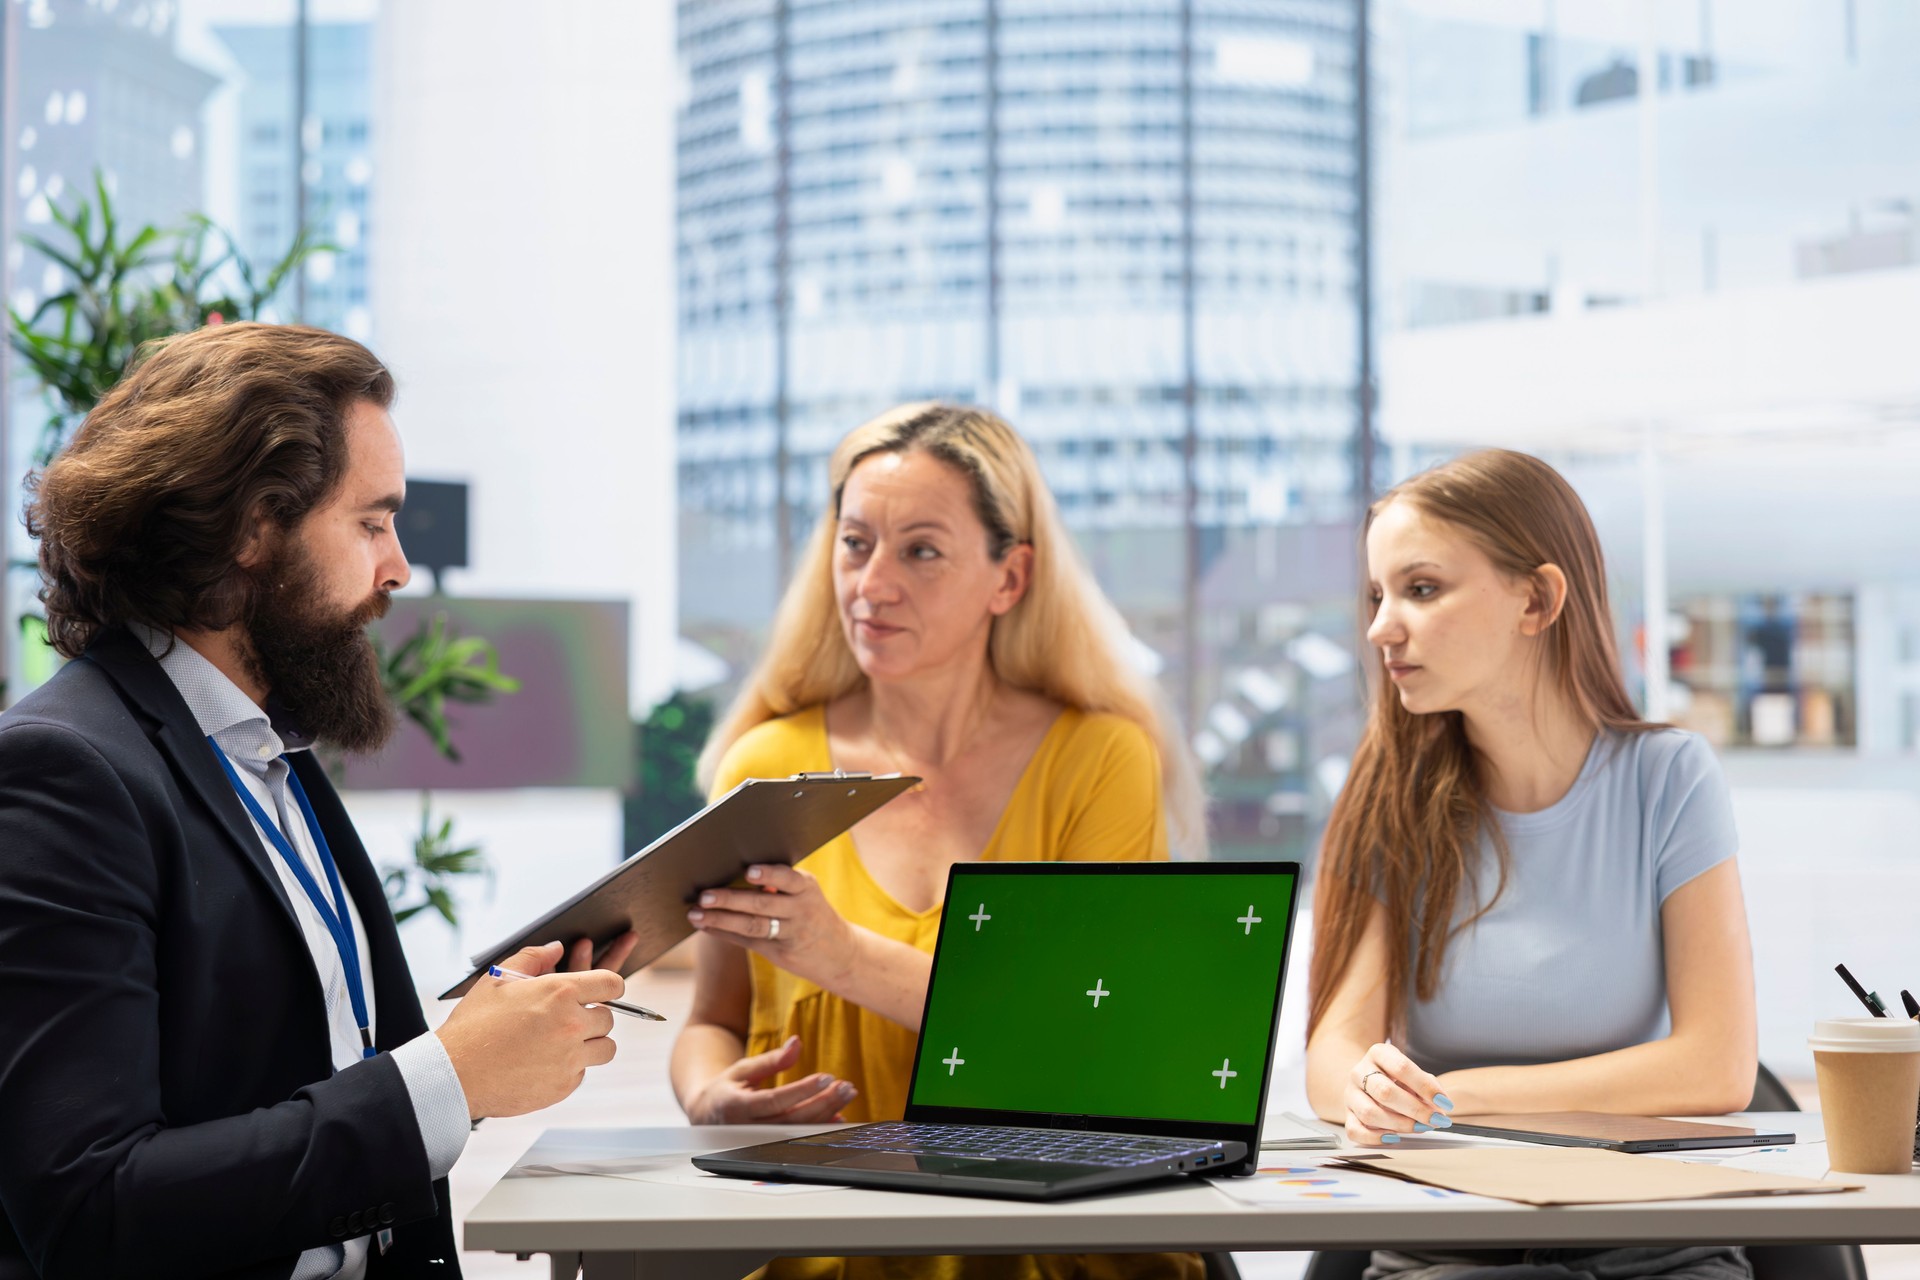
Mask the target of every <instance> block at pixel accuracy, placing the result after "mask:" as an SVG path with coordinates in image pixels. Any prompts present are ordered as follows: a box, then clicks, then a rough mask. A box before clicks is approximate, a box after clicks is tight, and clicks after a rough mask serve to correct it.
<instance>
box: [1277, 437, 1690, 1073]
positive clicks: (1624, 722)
mask: <svg viewBox="0 0 1920 1280" xmlns="http://www.w3.org/2000/svg"><path fill="white" fill-rule="evenodd" d="M1395 502H1405V503H1407V504H1409V505H1411V506H1413V507H1415V508H1416V509H1418V510H1419V511H1420V513H1421V514H1422V515H1425V516H1427V517H1429V518H1431V519H1434V520H1439V521H1442V522H1444V523H1445V524H1447V525H1450V526H1451V527H1453V528H1454V529H1457V530H1458V531H1459V532H1460V533H1462V534H1464V535H1465V536H1466V538H1467V539H1468V540H1469V541H1470V542H1472V543H1473V545H1474V546H1476V547H1478V548H1479V549H1480V550H1481V551H1483V552H1485V553H1486V555H1487V557H1488V559H1490V560H1492V561H1493V566H1494V568H1495V569H1497V570H1499V571H1500V572H1501V573H1502V574H1504V575H1505V576H1506V577H1507V578H1508V579H1509V580H1510V581H1514V582H1527V583H1529V584H1531V585H1532V586H1533V588H1534V590H1535V591H1537V592H1539V593H1541V594H1542V595H1543V596H1544V594H1545V593H1546V591H1547V587H1546V584H1545V582H1544V580H1543V579H1542V578H1541V576H1540V572H1539V571H1540V567H1541V566H1542V565H1547V564H1553V565H1558V566H1559V567H1560V571H1561V572H1562V573H1564V574H1565V575H1566V580H1567V595H1566V601H1565V603H1564V604H1563V605H1562V607H1561V610H1560V614H1559V616H1558V617H1557V618H1555V619H1554V620H1553V622H1552V624H1551V625H1550V626H1549V627H1548V629H1547V630H1546V632H1545V633H1544V635H1543V637H1542V641H1543V643H1542V644H1541V645H1540V649H1539V653H1540V656H1541V678H1542V679H1543V680H1547V681H1551V682H1552V683H1553V684H1555V685H1557V686H1558V688H1559V689H1560V691H1561V692H1562V693H1563V694H1565V695H1566V697H1567V700H1568V701H1569V702H1570V703H1571V704H1572V705H1573V707H1574V709H1575V711H1576V712H1577V713H1578V714H1579V716H1580V717H1581V719H1582V720H1584V721H1585V722H1586V723H1587V724H1588V725H1589V726H1590V727H1592V728H1594V729H1602V728H1604V729H1607V730H1610V731H1612V732H1614V733H1644V732H1647V731H1649V730H1652V729H1657V728H1660V727H1662V726H1660V725H1655V724H1649V723H1648V722H1646V721H1645V720H1642V719H1641V718H1640V713H1639V712H1638V711H1636V710H1634V706H1633V700H1632V699H1631V698H1629V697H1628V696H1627V688H1626V685H1625V683H1623V681H1622V680H1621V676H1620V655H1619V653H1618V651H1617V649H1616V646H1615V645H1614V641H1613V616H1612V614H1611V612H1610V611H1609V610H1608V607H1607V566H1606V560H1605V557H1604V556H1603V555H1602V553H1601V550H1600V535H1599V534H1598V533H1596V532H1595V531H1594V527H1593V521H1592V519H1590V518H1589V517H1588V515H1587V509H1586V506H1585V505H1584V504H1582V503H1581V501H1580V495H1579V494H1577V493H1575V492H1574V491H1573V486H1572V485H1569V484H1568V483H1567V482H1566V480H1565V478H1564V477H1562V476H1561V474H1560V473H1559V472H1558V471H1555V470H1554V469H1553V468H1552V467H1550V466H1548V465H1547V464H1546V463H1544V462H1542V461H1540V459H1538V458H1535V457H1531V456H1529V455H1527V454H1524V453H1515V452H1513V451H1511V450H1507V449H1488V450H1484V451H1482V452H1479V453H1470V454H1467V455H1466V456H1464V457H1460V458H1456V459H1454V460H1453V461H1451V462H1448V463H1444V464H1442V465H1441V466H1438V467H1435V468H1433V469H1432V470H1430V471H1424V472H1422V473H1420V474H1419V475H1417V476H1414V477H1413V478H1412V479H1410V480H1408V481H1406V482H1405V483H1403V484H1401V485H1399V486H1398V487H1397V488H1395V489H1392V490H1390V491H1389V492H1388V493H1387V494H1386V496H1384V497H1382V498H1381V499H1380V500H1379V501H1378V502H1376V503H1374V504H1373V506H1372V508H1371V509H1369V510H1368V512H1367V524H1366V527H1367V528H1369V529H1370V528H1372V527H1373V522H1374V520H1375V519H1376V518H1378V516H1379V515H1380V513H1381V512H1382V511H1384V510H1385V509H1386V508H1387V507H1388V506H1389V505H1390V504H1392V503H1395ZM1361 536H1362V545H1364V539H1365V531H1364V530H1363V531H1362V535H1361ZM1362 592H1363V595H1362V600H1363V606H1362V608H1363V616H1364V617H1365V618H1366V619H1367V621H1368V622H1371V620H1372V617H1373V614H1374V612H1375V611H1376V610H1377V609H1378V607H1379V606H1378V605H1377V604H1375V603H1374V602H1373V599H1372V592H1371V590H1370V589H1368V588H1367V587H1365V586H1363V587H1362ZM1383 668H1384V659H1382V658H1380V657H1379V656H1377V655H1376V656H1375V658H1374V660H1373V661H1372V663H1371V664H1370V667H1369V674H1370V679H1369V686H1370V688H1369V695H1368V696H1369V700H1370V701H1371V703H1372V710H1371V713H1370V714H1369V716H1368V718H1367V727H1366V731H1365V733H1363V734H1362V735H1361V738H1360V746H1359V749H1358V750H1356V751H1355V752H1354V754H1353V767H1352V769H1351V771H1350V772H1349V774H1348V776H1347V783H1346V786H1344V787H1342V788H1341V790H1340V798H1339V800H1338V801H1336V802H1335V804H1334V806H1333V814H1332V816H1331V817H1330V818H1329V819H1328V822H1327V833H1326V836H1325V838H1324V840H1323V841H1322V843H1321V850H1320V868H1319V887H1318V890H1317V892H1316V894H1315V899H1314V912H1313V932H1314V939H1313V958H1312V960H1311V961H1310V962H1309V964H1308V969H1307V1005H1308V1010H1307V1033H1308V1034H1309V1035H1311V1034H1312V1033H1313V1029H1314V1028H1315V1027H1317V1026H1319V1024H1320V1019H1321V1018H1322V1017H1323V1016H1325V1014H1326V1012H1327V1005H1328V1002H1329V1001H1331V1000H1332V998H1333V993H1334V991H1335V989H1337V988H1338V987H1339V985H1340V980H1341V978H1342V977H1344V976H1345V973H1346V968H1347V963H1348V961H1350V960H1351V959H1352V958H1353V953H1354V951H1355V950H1356V949H1357V948H1358V947H1359V945H1360V939H1361V937H1362V935H1363V934H1364V933H1365V932H1366V927H1367V920H1368V917H1369V915H1370V914H1371V913H1372V910H1373V907H1374V904H1375V903H1376V902H1377V903H1380V904H1382V905H1384V906H1385V908H1386V911H1387V917H1388V920H1389V926H1388V927H1389V929H1390V930H1391V932H1390V933H1389V935H1388V941H1387V1027H1388V1034H1394V1033H1395V1032H1396V1030H1397V1028H1398V1026H1399V1024H1400V1020H1401V1017H1402V1015H1403V1013H1404V1012H1405V1009H1406V1000H1407V996H1408V993H1409V991H1411V992H1412V994H1413V995H1415V996H1416V997H1417V998H1419V999H1421V1000H1428V999H1431V998H1432V997H1433V995H1434V993H1435V992H1436V991H1438V990H1439V985H1440V974H1441V966H1442V963H1443V961H1444V960H1445V958H1446V952H1447V945H1448V943H1449V942H1451V941H1452V939H1453V937H1454V935H1455V934H1457V933H1458V932H1459V931H1460V930H1462V929H1464V928H1466V927H1467V925H1469V924H1471V923H1472V922H1473V920H1476V919H1478V918H1479V917H1480V916H1481V915H1484V914H1486V911H1487V910H1488V909H1489V908H1491V906H1492V905H1493V901H1494V900H1496V899H1498V898H1499V896H1500V893H1501V892H1502V890H1504V888H1505V885H1506V874H1507V849H1506V843H1505V841H1504V839H1503V838H1502V837H1501V834H1500V829H1499V826H1498V824H1497V823H1496V822H1495V820H1494V814H1493V809H1492V806H1491V805H1490V804H1489V802H1488V800H1487V789H1486V780H1485V778H1484V777H1483V776H1482V774H1481V770H1480V765H1479V760H1478V757H1477V755H1476V754H1475V752H1474V749H1473V745H1472V744H1471V743H1470V742H1468V741H1467V730H1466V722H1465V720H1464V719H1463V718H1462V717H1461V715H1460V713H1459V712H1458V711H1442V712H1437V713H1434V714H1430V715H1415V714H1414V713H1412V712H1410V711H1408V710H1407V709H1406V708H1405V707H1403V706H1401V705H1400V699H1399V697H1398V696H1396V695H1395V694H1394V693H1393V691H1392V690H1390V689H1387V688H1385V687H1384V685H1383V680H1382V671H1383ZM1482 831H1486V832H1489V833H1490V835H1491V837H1492V843H1493V847H1494V850H1495V852H1496V855H1497V861H1498V863H1499V876H1500V879H1499V883H1498V885H1497V886H1496V888H1495V890H1494V893H1493V897H1492V898H1490V899H1488V900H1487V901H1486V902H1485V903H1484V904H1482V905H1480V906H1479V909H1478V911H1477V912H1476V913H1475V914H1474V915H1473V916H1471V917H1470V918H1469V919H1468V920H1466V921H1464V922H1462V923H1460V924H1457V925H1456V924H1455V923H1454V908H1455V903H1456V900H1457V898H1458V896H1459V894H1460V891H1461V890H1462V888H1464V887H1470V886H1472V884H1473V882H1474V877H1475V875H1476V873H1477V871H1478V867H1477V865H1476V864H1475V861H1474V855H1475V852H1476V849H1477V847H1478V840H1479V837H1480V833H1481V832H1482Z"/></svg>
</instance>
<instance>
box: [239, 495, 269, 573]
mask: <svg viewBox="0 0 1920 1280" xmlns="http://www.w3.org/2000/svg"><path fill="white" fill-rule="evenodd" d="M249 525H250V527H249V529H248V531H247V539H246V541H245V542H243V543H241V544H240V554H239V555H237V556H235V557H234V561H235V563H237V564H238V565H239V566H240V567H241V568H242V569H247V570H253V569H258V568H259V567H260V566H261V565H263V564H265V563H266V562H267V560H268V559H269V558H270V557H271V556H272V554H273V543H274V533H275V532H276V530H275V528H274V524H273V518H272V517H271V516H269V515H268V514H267V513H266V510H265V508H263V507H255V508H254V510H253V515H252V516H251V517H250V519H249Z"/></svg>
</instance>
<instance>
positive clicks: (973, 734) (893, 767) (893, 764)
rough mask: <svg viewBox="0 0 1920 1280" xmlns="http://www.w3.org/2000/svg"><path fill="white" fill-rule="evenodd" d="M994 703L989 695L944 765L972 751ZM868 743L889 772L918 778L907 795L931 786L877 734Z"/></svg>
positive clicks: (923, 774)
mask: <svg viewBox="0 0 1920 1280" xmlns="http://www.w3.org/2000/svg"><path fill="white" fill-rule="evenodd" d="M995 701H997V695H993V694H989V695H988V697H987V700H986V702H985V703H984V704H983V705H982V706H981V708H980V711H979V713H978V714H977V715H976V716H974V718H973V726H972V728H970V729H968V730H967V733H966V736H965V737H963V738H961V739H960V745H959V746H958V747H956V748H954V750H953V751H951V752H950V753H948V755H947V758H946V761H945V764H948V765H950V764H952V763H953V762H954V761H956V760H962V759H965V758H966V756H967V753H968V752H970V751H972V750H973V744H974V742H975V741H976V740H977V739H978V738H979V737H980V734H981V731H982V730H984V729H985V728H986V727H987V725H988V724H989V723H990V722H991V721H992V720H993V707H994V703H995ZM869 741H871V743H872V744H873V748H874V750H875V751H877V752H878V753H879V754H880V755H881V756H882V757H884V758H885V759H886V761H887V763H888V765H889V766H890V769H889V772H892V773H903V774H909V775H913V774H917V775H918V776H919V778H920V781H919V782H916V783H915V784H914V785H913V786H912V788H910V789H909V790H908V792H907V794H908V795H917V794H919V793H921V792H924V791H926V790H928V789H929V788H930V787H931V786H932V785H933V784H931V783H929V782H928V781H927V771H925V770H922V769H918V768H916V767H915V766H914V764H913V761H912V760H911V758H909V757H908V755H907V754H906V752H904V751H902V750H900V748H898V747H897V746H895V745H894V744H892V743H890V742H888V741H887V740H886V739H884V738H882V737H881V736H880V735H879V734H878V733H874V734H873V735H872V736H871V738H870V739H869ZM943 767H944V765H943Z"/></svg>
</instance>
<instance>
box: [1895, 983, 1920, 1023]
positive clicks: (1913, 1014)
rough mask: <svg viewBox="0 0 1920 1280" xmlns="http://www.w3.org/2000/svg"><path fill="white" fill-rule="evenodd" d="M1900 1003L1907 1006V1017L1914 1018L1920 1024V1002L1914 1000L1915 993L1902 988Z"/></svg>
mask: <svg viewBox="0 0 1920 1280" xmlns="http://www.w3.org/2000/svg"><path fill="white" fill-rule="evenodd" d="M1900 1003H1901V1004H1904V1005H1905V1006H1907V1016H1908V1017H1909V1018H1912V1019H1913V1020H1914V1021H1915V1022H1920V1000H1915V999H1914V998H1913V992H1911V991H1908V990H1906V989H1905V988H1902V989H1901V991H1900Z"/></svg>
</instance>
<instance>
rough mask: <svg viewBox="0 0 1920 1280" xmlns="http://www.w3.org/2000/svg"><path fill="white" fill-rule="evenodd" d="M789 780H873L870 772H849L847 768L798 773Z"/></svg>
mask: <svg viewBox="0 0 1920 1280" xmlns="http://www.w3.org/2000/svg"><path fill="white" fill-rule="evenodd" d="M787 781H789V782H872V781H873V775H872V774H870V773H848V772H847V771H846V770H845V769H828V770H826V771H824V772H821V773H796V774H794V775H793V776H792V777H790V778H788V779H787Z"/></svg>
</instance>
